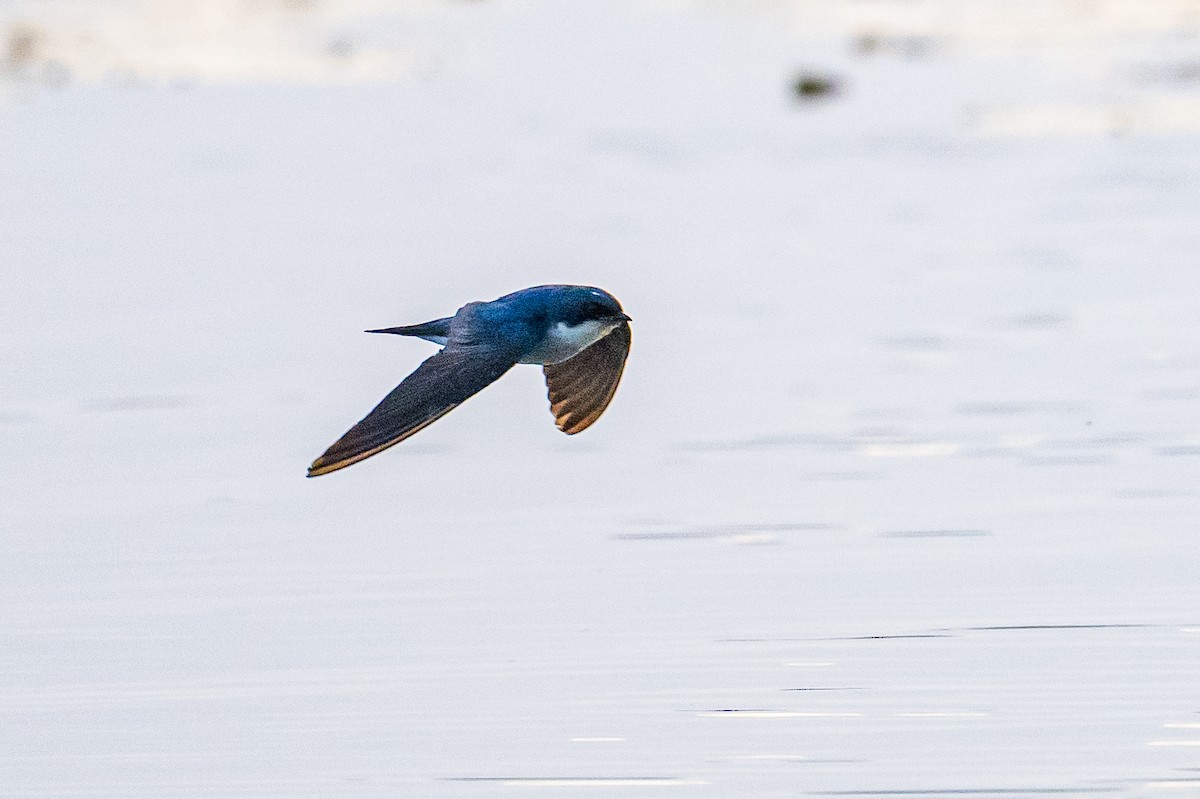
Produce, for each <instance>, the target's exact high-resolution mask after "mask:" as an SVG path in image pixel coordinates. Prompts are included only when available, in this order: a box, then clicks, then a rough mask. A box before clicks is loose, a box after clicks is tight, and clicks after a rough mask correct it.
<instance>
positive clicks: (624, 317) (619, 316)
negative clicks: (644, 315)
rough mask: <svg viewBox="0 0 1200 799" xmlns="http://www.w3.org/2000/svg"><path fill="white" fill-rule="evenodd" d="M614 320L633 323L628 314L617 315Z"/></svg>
mask: <svg viewBox="0 0 1200 799" xmlns="http://www.w3.org/2000/svg"><path fill="white" fill-rule="evenodd" d="M616 318H617V319H620V320H621V321H622V322H632V321H633V317H632V316H630V315H629V314H623V313H621V314H617V317H616Z"/></svg>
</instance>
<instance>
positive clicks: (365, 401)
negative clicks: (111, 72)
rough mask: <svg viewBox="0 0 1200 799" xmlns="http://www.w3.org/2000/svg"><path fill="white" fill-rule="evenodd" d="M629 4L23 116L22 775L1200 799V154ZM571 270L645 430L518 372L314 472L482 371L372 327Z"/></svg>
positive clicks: (1, 778)
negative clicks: (1036, 129) (408, 405)
mask: <svg viewBox="0 0 1200 799" xmlns="http://www.w3.org/2000/svg"><path fill="white" fill-rule="evenodd" d="M439 8H441V7H439ZM575 13H576V12H570V13H568V12H566V11H561V10H555V7H553V6H551V5H549V4H533V5H531V6H509V5H506V4H503V3H485V4H477V5H472V6H470V7H469V8H467V7H455V8H454V9H453V10H450V9H449V8H448V7H446V8H441V10H438V11H431V12H430V15H431V16H430V17H429V20H428V22H427V23H426V25H425V27H423V28H421V29H420V32H421V35H422V36H423V37H424V39H425V40H426V41H428V42H432V43H433V45H431V46H433V47H434V51H435V52H437V53H439V54H443V55H444V57H445V60H444V61H442V62H439V63H441V64H442V66H441V67H440V68H438V69H432V70H428V71H423V72H420V73H419V74H417V75H416V76H409V77H400V78H397V79H396V81H394V82H388V83H383V84H379V85H356V86H350V87H337V86H333V87H303V86H290V87H287V86H276V85H269V84H267V85H244V84H240V85H218V86H204V85H190V86H183V87H181V86H175V87H170V88H153V87H146V86H114V85H110V84H101V85H75V84H73V85H69V86H68V87H66V88H64V89H61V90H52V91H51V90H42V89H28V88H26V89H22V90H21V91H20V92H18V93H17V96H16V97H15V98H10V101H9V102H8V103H7V104H5V105H3V106H0V151H3V152H5V153H7V154H8V157H6V158H4V159H3V160H2V161H0V206H2V207H3V208H4V212H3V216H2V221H0V245H2V248H3V252H4V253H5V256H4V258H3V264H4V266H3V275H4V290H3V291H2V292H0V319H3V322H4V323H3V325H2V326H0V355H2V356H3V358H4V362H5V363H7V364H8V365H9V367H8V368H7V369H6V370H5V385H4V387H3V389H2V390H0V441H2V442H3V448H2V450H0V451H3V452H4V454H5V455H6V456H7V461H8V468H7V469H5V470H4V471H3V474H2V475H0V498H2V501H3V505H2V517H3V528H4V538H3V540H4V557H3V558H0V685H3V687H4V688H3V691H0V795H3V796H6V797H7V796H12V797H34V796H36V797H50V796H55V797H57V796H71V795H77V796H112V797H143V796H144V797H151V796H153V797H163V796H287V797H295V796H322V797H327V796H463V797H469V796H492V795H496V794H500V795H512V796H528V795H535V796H547V797H553V796H564V797H565V796H612V797H624V796H630V797H633V796H637V797H642V796H679V797H687V796H696V797H724V796H737V797H748V796H753V797H776V796H778V797H784V796H787V797H791V796H863V797H869V796H906V797H907V796H917V797H944V796H957V797H986V798H987V799H997V798H998V797H1012V796H1043V795H1049V796H1056V795H1069V796H1092V795H1096V796H1099V795H1105V796H1109V795H1112V796H1130V797H1159V796H1162V797H1171V798H1172V799H1173V798H1174V797H1192V796H1196V795H1200V670H1198V669H1197V668H1196V664H1197V662H1198V660H1200V610H1198V609H1200V580H1198V579H1197V576H1196V575H1197V563H1200V537H1198V536H1197V521H1196V520H1197V519H1198V518H1200V482H1198V481H1197V477H1200V425H1198V424H1197V421H1196V420H1197V415H1196V403H1197V400H1198V399H1200V344H1198V343H1197V336H1196V330H1197V327H1196V307H1197V302H1198V301H1200V279H1198V278H1197V276H1196V270H1195V253H1196V251H1197V246H1198V245H1200V233H1198V232H1197V230H1198V228H1197V227H1196V226H1195V224H1194V221H1195V219H1196V218H1197V215H1198V213H1200V168H1198V167H1200V157H1198V155H1197V153H1198V152H1200V150H1197V147H1196V139H1195V137H1194V136H1193V135H1190V134H1186V133H1181V134H1177V135H1163V134H1151V133H1137V132H1134V133H1131V134H1129V135H1124V136H1117V137H1112V136H1105V135H1091V134H1085V135H1073V136H1057V137H1056V136H1045V135H1039V136H1027V137H1017V136H1009V137H989V136H983V135H980V134H979V132H978V131H977V130H975V129H973V128H972V127H971V126H970V124H968V122H966V121H964V120H968V119H969V114H967V110H968V109H970V108H972V107H974V106H975V105H977V104H981V103H982V104H987V103H989V102H999V100H1000V99H1002V98H1007V97H1016V96H1018V95H1019V92H1020V91H1026V92H1030V93H1034V95H1035V96H1034V97H1033V98H1032V100H1039V99H1041V100H1044V101H1046V102H1049V99H1047V98H1049V97H1050V96H1051V95H1054V96H1056V97H1067V98H1071V99H1078V100H1079V101H1080V102H1083V101H1084V100H1085V99H1087V98H1089V97H1092V96H1093V94H1092V93H1093V91H1094V84H1092V83H1090V82H1089V81H1091V80H1093V78H1092V76H1090V75H1088V74H1086V73H1085V72H1082V71H1081V72H1071V71H1070V70H1065V71H1060V72H1059V73H1056V75H1057V77H1054V78H1053V79H1046V80H1045V85H1033V84H1029V83H1028V82H1027V81H1026V77H1027V75H1028V73H1029V71H1030V70H1031V69H1032V68H1031V67H1030V62H1029V61H1028V60H1022V59H1017V58H1003V57H1000V58H990V57H989V59H985V58H983V57H978V58H976V57H975V56H972V55H971V54H970V53H965V52H963V51H961V50H958V51H954V50H951V51H948V52H942V53H940V54H937V55H934V56H930V57H928V58H925V59H916V60H913V59H906V58H896V57H891V56H887V57H879V58H873V59H859V58H857V57H855V56H854V55H853V53H852V51H851V48H849V47H848V46H847V45H846V43H845V42H844V41H841V40H833V39H828V38H819V37H818V38H808V35H807V34H806V32H805V31H804V30H802V29H796V28H792V27H788V26H781V25H778V24H776V22H775V21H774V20H776V18H775V17H772V16H769V15H768V16H760V15H757V14H738V13H733V12H730V11H728V10H715V9H712V8H709V7H697V8H684V7H679V8H675V9H674V10H661V9H658V10H650V11H646V10H639V9H638V7H635V6H614V7H611V8H610V7H605V8H601V9H596V10H593V11H590V12H587V15H586V18H583V17H577V16H575ZM581 13H582V12H581ZM406 25H411V21H410V22H408V23H403V24H402V23H400V22H396V21H390V22H389V21H388V20H387V19H384V20H383V21H381V22H379V23H378V25H377V26H376V27H374V28H372V29H371V31H370V33H369V34H368V33H362V34H361V35H363V36H370V37H373V38H374V40H376V41H385V42H386V41H389V40H391V39H395V40H397V41H401V40H404V37H405V36H409V35H411V34H413V29H412V28H410V27H405V26H406ZM822 35H824V34H822ZM389 37H390V38H389ZM1152 43H1153V40H1152V41H1151V44H1147V45H1145V46H1146V47H1147V48H1151V45H1152ZM468 56H469V57H468ZM1147 57H1148V58H1149V55H1148V56H1147ZM813 62H816V63H817V64H819V65H822V64H823V65H828V68H830V69H834V70H840V71H842V72H843V73H845V75H846V77H847V81H848V82H847V91H846V92H845V94H844V95H843V96H841V97H839V98H837V99H836V100H833V101H831V102H830V103H829V104H827V105H823V106H820V107H814V108H797V107H795V106H794V105H793V104H792V101H791V100H790V99H789V96H788V92H787V81H788V80H789V78H790V76H791V75H792V74H793V70H795V69H796V68H798V67H799V66H802V65H806V64H810V63H813ZM1117 79H1119V80H1126V78H1123V77H1118V78H1117ZM1128 80H1129V81H1132V80H1133V78H1128ZM1122 85H1125V84H1122ZM1128 85H1130V86H1132V85H1134V84H1133V83H1132V82H1131V83H1129V84H1128ZM1031 87H1032V88H1031ZM1130 91H1133V89H1130ZM1156 91H1158V90H1156ZM1038 92H1042V94H1037V93H1038ZM544 282H582V283H589V284H596V285H600V286H604V287H605V288H607V289H609V290H611V291H612V292H613V293H614V294H616V295H617V296H618V297H620V298H621V300H622V302H623V303H624V305H625V306H626V308H627V309H628V310H629V312H630V314H631V315H632V316H633V317H634V319H635V323H634V328H635V329H634V349H633V355H632V358H631V360H630V364H629V368H628V371H627V377H626V379H625V382H624V383H623V385H622V387H621V390H620V392H619V394H618V396H617V398H616V400H615V402H614V403H613V405H612V407H611V408H610V409H609V411H608V412H607V413H606V415H605V417H604V418H603V419H602V420H601V421H600V422H599V423H598V424H597V425H596V427H595V428H594V429H593V430H589V431H588V432H587V433H585V434H583V435H581V436H578V437H574V438H567V437H564V436H562V435H561V434H559V433H558V432H557V431H556V430H555V429H554V426H553V422H552V419H551V417H550V414H549V413H548V412H547V409H546V407H545V406H546V402H545V398H544V387H543V386H542V385H541V378H540V374H539V372H538V370H536V369H533V368H526V369H519V370H515V371H514V372H513V373H512V374H510V375H509V376H508V377H506V378H505V379H504V380H502V381H501V382H500V383H498V384H497V385H495V386H493V387H491V388H489V389H488V390H487V391H486V392H484V393H483V394H481V395H480V396H479V397H478V398H476V399H473V400H471V402H469V403H467V404H466V405H464V406H463V407H462V408H461V409H458V410H456V411H455V412H454V413H453V414H451V415H450V416H448V417H447V418H446V419H444V420H443V421H441V422H439V423H438V424H437V425H434V426H433V427H431V428H430V429H429V430H427V431H424V432H422V433H421V435H420V436H419V437H417V438H414V439H413V440H412V441H410V442H406V443H405V444H404V445H403V446H401V447H397V448H395V449H394V450H390V451H388V452H387V453H385V454H383V455H380V456H379V457H377V458H374V459H372V460H370V461H368V462H365V463H363V464H360V465H357V466H355V467H353V468H352V469H349V470H347V471H345V472H342V473H339V474H337V475H333V476H330V477H326V478H321V479H318V480H311V481H310V480H305V479H304V477H303V475H304V468H305V466H306V465H307V464H308V462H309V461H310V460H311V459H312V458H313V457H315V456H316V455H317V454H319V453H320V451H321V450H322V449H323V448H324V447H325V446H326V445H327V444H328V443H330V441H332V440H333V439H334V438H335V437H336V436H337V435H338V434H340V433H341V432H342V430H343V429H344V428H345V427H346V426H347V425H348V424H349V423H351V422H353V421H354V420H355V419H357V418H359V416H361V414H363V413H365V412H366V411H367V410H368V409H369V408H370V407H371V406H372V404H373V403H374V402H375V401H377V400H378V399H379V398H380V397H382V396H383V394H384V393H385V392H386V391H388V390H389V389H390V388H391V387H392V386H393V385H394V384H395V383H396V382H398V380H399V379H400V378H401V377H402V376H403V375H404V374H406V373H407V372H408V371H409V370H411V369H412V368H414V367H415V366H416V365H417V364H418V363H419V362H420V360H421V359H423V358H424V357H426V356H427V355H428V353H430V352H431V351H432V346H431V345H428V344H426V343H424V342H419V341H400V340H394V339H392V338H391V337H378V336H366V335H363V334H362V333H361V332H360V331H361V330H363V329H365V328H370V327H379V326H384V325H393V324H403V323H411V322H416V321H420V320H423V319H428V318H433V317H435V316H440V315H444V314H446V313H449V312H451V311H453V310H454V308H456V307H457V306H458V305H459V304H461V303H463V302H465V301H468V300H472V299H482V298H490V297H494V296H497V295H499V294H502V293H505V292H507V291H510V290H513V289H516V288H520V287H522V286H526V285H531V284H536V283H544Z"/></svg>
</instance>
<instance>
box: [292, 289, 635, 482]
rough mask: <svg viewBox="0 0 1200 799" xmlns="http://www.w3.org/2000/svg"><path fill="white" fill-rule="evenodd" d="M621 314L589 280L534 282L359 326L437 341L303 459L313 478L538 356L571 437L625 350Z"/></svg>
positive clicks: (603, 402) (598, 409) (606, 392)
mask: <svg viewBox="0 0 1200 799" xmlns="http://www.w3.org/2000/svg"><path fill="white" fill-rule="evenodd" d="M629 322H630V319H629V317H628V316H626V315H625V312H624V311H623V310H622V309H621V303H619V302H617V298H616V297H614V296H613V295H611V294H609V293H608V292H607V291H604V290H603V289H598V288H594V287H592V286H534V287H533V288H528V289H522V290H521V291H515V292H513V293H512V294H506V295H504V296H503V297H501V298H500V299H498V300H492V301H491V302H471V303H467V304H466V305H464V306H463V307H461V308H459V309H458V312H457V313H455V314H454V316H448V317H446V318H444V319H435V320H433V321H432V322H424V323H422V324H419V325H406V326H404V327H386V328H383V329H380V330H368V331H367V332H368V333H392V334H394V335H397V336H416V337H417V338H423V339H425V340H426V341H432V342H433V343H435V344H440V345H441V346H442V349H441V351H439V352H438V353H437V354H436V355H434V356H433V357H431V358H429V359H428V360H426V361H425V362H424V363H422V364H421V365H420V366H418V367H417V369H416V371H414V372H413V373H412V374H410V375H409V376H408V377H406V378H404V381H403V382H402V383H400V385H398V386H396V387H395V388H394V389H392V392H391V393H390V394H388V395H387V396H386V397H384V398H383V400H382V401H381V402H380V403H379V404H378V405H376V406H375V409H374V410H372V411H371V412H370V413H368V414H367V415H366V416H365V417H363V419H362V421H360V422H359V423H358V424H356V425H354V427H351V428H350V429H349V430H348V431H346V433H345V435H343V436H342V437H341V438H339V439H338V440H337V441H335V442H334V443H333V444H332V445H330V447H329V449H327V450H325V452H324V453H323V454H322V455H321V457H319V458H317V459H316V460H315V461H313V464H312V466H310V467H308V476H309V477H317V476H319V475H322V474H328V473H329V472H335V471H337V470H338V469H343V468H345V467H347V466H349V465H350V464H352V463H358V462H359V461H361V460H363V459H364V458H369V457H371V456H372V455H374V454H376V453H378V452H382V451H383V450H385V449H387V448H388V447H390V446H392V445H393V444H398V443H400V442H401V441H403V440H404V439H406V438H408V437H409V436H411V435H413V434H414V433H416V432H419V431H420V430H423V429H424V428H426V427H428V426H429V425H431V424H433V423H434V422H436V421H437V420H438V419H440V418H442V417H443V416H445V415H446V414H447V413H449V412H450V411H452V410H454V409H455V408H457V407H458V406H459V405H461V404H462V403H463V402H464V401H466V400H467V399H468V398H469V397H471V396H472V395H473V394H475V393H477V392H478V391H480V390H481V389H483V388H484V387H486V386H487V385H489V384H491V383H493V382H495V381H496V380H498V379H499V378H500V376H501V375H503V374H504V373H505V372H507V371H508V370H509V369H511V368H512V367H513V366H515V365H517V364H519V363H533V364H540V365H541V367H542V372H543V373H544V374H545V376H546V387H547V389H548V393H549V396H550V412H551V413H553V414H554V421H555V424H557V425H558V429H559V430H561V431H563V432H564V433H566V434H567V435H574V434H576V433H578V432H580V431H581V430H584V429H586V428H588V427H589V426H591V424H592V423H593V422H595V421H596V420H597V419H599V418H600V414H602V413H604V409H605V408H607V407H608V403H609V402H610V401H611V400H612V398H613V394H615V393H616V391H617V384H618V383H619V382H621V373H622V371H624V369H625V359H626V358H628V357H629V343H630V336H631V334H630V330H629Z"/></svg>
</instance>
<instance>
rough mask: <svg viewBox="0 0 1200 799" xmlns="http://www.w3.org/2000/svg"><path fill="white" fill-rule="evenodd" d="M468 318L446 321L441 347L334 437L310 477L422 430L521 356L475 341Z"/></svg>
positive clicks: (353, 460) (491, 381)
mask: <svg viewBox="0 0 1200 799" xmlns="http://www.w3.org/2000/svg"><path fill="white" fill-rule="evenodd" d="M472 321H473V320H472V318H471V315H470V314H467V315H465V316H464V318H463V319H462V320H461V322H462V323H461V324H460V323H459V321H458V320H456V322H455V324H454V325H452V326H451V331H450V341H449V342H448V343H447V344H446V347H445V349H443V350H441V351H440V352H439V353H437V354H436V355H434V356H433V357H432V358H429V359H427V360H426V361H425V362H424V363H422V364H421V365H420V366H418V367H417V369H416V371H414V372H413V373H412V374H410V375H409V376H408V377H406V378H404V381H403V382H402V383H401V384H400V385H398V386H396V388H394V389H392V392H391V393H390V394H388V395H387V396H386V397H384V398H383V401H382V402H380V403H379V404H378V405H376V406H375V408H374V410H372V411H371V412H370V413H368V414H367V415H366V416H365V417H363V419H362V421H360V422H359V423H358V424H356V425H354V427H352V428H350V429H349V430H348V431H346V433H345V434H344V435H343V436H342V437H341V438H339V439H338V440H337V441H335V442H334V443H333V444H332V445H331V446H330V447H329V449H327V450H325V452H324V454H322V455H321V457H319V458H317V459H316V460H315V461H313V464H312V466H310V467H309V468H308V476H309V477H317V476H319V475H322V474H328V473H329V472H334V471H337V470H338V469H342V468H345V467H347V466H349V465H350V464H352V463H357V462H359V461H361V460H363V459H364V458H369V457H371V456H372V455H375V454H376V453H379V452H382V451H383V450H385V449H387V448H388V447H390V446H393V445H394V444H398V443H400V442H401V441H403V440H404V439H406V438H408V437H409V436H411V435H413V434H414V433H416V432H418V431H420V430H423V429H424V428H426V427H428V426H429V425H431V424H433V423H434V422H436V421H437V420H438V419H440V418H442V417H443V416H445V415H446V414H447V413H449V412H450V411H452V410H454V409H455V408H457V407H458V406H459V405H461V404H462V403H463V402H465V401H466V400H467V399H468V398H470V397H471V396H472V395H474V394H476V393H478V392H479V391H481V390H482V389H484V388H485V387H487V386H488V385H490V384H491V383H493V382H495V381H496V380H498V379H499V378H500V377H501V376H502V375H503V374H504V373H505V372H507V371H508V370H509V369H511V368H512V367H513V366H514V365H515V364H516V362H517V358H519V357H520V350H519V349H518V348H506V347H502V346H499V345H497V344H495V343H494V342H480V341H479V340H478V339H477V338H476V337H475V336H474V335H472V331H471V324H470V323H471V322H472Z"/></svg>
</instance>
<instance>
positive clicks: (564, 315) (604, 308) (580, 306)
mask: <svg viewBox="0 0 1200 799" xmlns="http://www.w3.org/2000/svg"><path fill="white" fill-rule="evenodd" d="M555 289H556V290H555V291H554V292H553V293H552V298H551V302H550V303H549V308H548V311H549V316H550V321H551V322H552V323H557V322H561V323H564V324H566V325H568V326H570V327H576V326H578V325H580V324H583V323H585V322H598V323H600V324H602V325H604V326H605V327H616V326H617V325H619V324H621V323H622V322H628V321H630V319H629V316H628V315H626V313H625V311H624V310H623V309H622V308H621V303H619V302H617V298H616V297H614V296H613V295H611V294H609V293H608V292H607V291H605V290H604V289H598V288H594V287H592V286H556V287H555Z"/></svg>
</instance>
